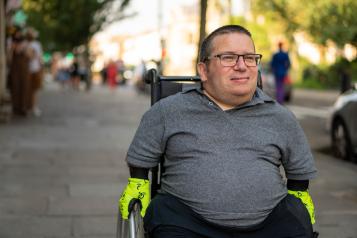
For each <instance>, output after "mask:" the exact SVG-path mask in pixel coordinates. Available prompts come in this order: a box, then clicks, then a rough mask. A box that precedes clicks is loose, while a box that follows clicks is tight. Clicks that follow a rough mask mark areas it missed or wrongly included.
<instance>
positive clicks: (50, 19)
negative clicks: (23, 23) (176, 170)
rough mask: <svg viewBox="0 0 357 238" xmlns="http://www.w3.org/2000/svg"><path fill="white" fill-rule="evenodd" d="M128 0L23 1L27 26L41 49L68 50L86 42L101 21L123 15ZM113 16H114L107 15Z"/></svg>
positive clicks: (112, 19)
mask: <svg viewBox="0 0 357 238" xmlns="http://www.w3.org/2000/svg"><path fill="white" fill-rule="evenodd" d="M128 2H129V1H128V0H122V1H119V0H76V1H62V0H23V9H24V11H25V13H26V14H27V15H28V25H30V26H33V27H34V28H36V29H37V30H38V31H39V33H40V40H41V42H42V44H43V47H44V49H45V50H50V51H54V50H72V49H73V48H74V47H76V46H79V45H87V43H88V41H89V39H90V37H91V36H92V35H93V34H94V33H95V32H96V31H98V30H99V29H100V27H101V26H102V25H103V23H106V22H108V21H114V20H118V19H122V18H124V17H126V16H125V15H124V14H123V9H124V8H125V7H126V6H127V5H128ZM113 13H116V14H113ZM113 15H115V16H116V17H115V18H110V16H113Z"/></svg>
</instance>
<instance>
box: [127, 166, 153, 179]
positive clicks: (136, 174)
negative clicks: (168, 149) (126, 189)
mask: <svg viewBox="0 0 357 238" xmlns="http://www.w3.org/2000/svg"><path fill="white" fill-rule="evenodd" d="M129 170H130V177H132V178H139V179H148V177H149V169H146V168H139V167H133V166H129Z"/></svg>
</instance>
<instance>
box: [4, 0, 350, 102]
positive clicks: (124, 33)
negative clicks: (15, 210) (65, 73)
mask: <svg viewBox="0 0 357 238" xmlns="http://www.w3.org/2000/svg"><path fill="white" fill-rule="evenodd" d="M2 3H3V4H2V6H1V8H2V14H1V22H2V23H1V24H2V27H1V43H2V44H1V45H2V48H1V51H0V55H1V57H2V61H1V62H2V64H1V67H2V70H1V72H2V76H1V78H0V82H1V87H0V95H1V94H3V93H4V85H5V75H4V72H5V66H6V64H5V63H4V57H5V56H4V55H5V50H6V49H5V48H4V45H5V44H4V42H9V39H11V35H12V34H13V33H14V32H15V30H16V29H17V28H20V29H24V28H26V27H27V26H31V27H33V28H35V29H36V30H37V31H38V33H39V40H40V42H41V43H42V44H43V50H44V55H43V60H44V62H45V64H46V67H47V69H49V68H51V70H52V73H55V71H56V67H57V66H56V64H58V61H61V60H64V61H65V62H62V63H63V64H64V65H66V64H67V65H70V64H71V61H72V60H73V58H74V57H78V58H79V59H80V65H81V67H82V68H85V69H87V70H88V71H89V72H90V73H91V79H92V80H93V81H94V82H98V81H100V80H103V77H101V74H100V72H101V71H102V70H103V69H104V68H105V67H106V66H108V65H109V63H110V62H111V61H112V62H113V61H114V62H116V63H117V64H119V65H120V66H119V67H122V68H123V69H120V70H119V71H121V72H122V73H121V75H120V78H119V79H118V80H119V81H120V80H122V78H123V77H124V75H123V74H124V73H125V77H124V78H125V79H129V80H134V81H135V80H138V77H136V79H135V68H137V67H139V68H140V66H142V64H144V65H145V66H146V68H152V67H156V68H159V70H160V72H162V73H163V74H165V75H193V74H195V73H196V72H195V63H196V59H197V50H198V45H199V42H200V41H201V39H202V38H203V37H204V36H205V35H206V33H207V32H210V31H212V30H213V29H215V28H216V27H218V26H221V25H224V24H242V25H244V26H246V27H247V28H248V29H250V30H251V32H252V34H253V38H254V40H255V42H256V48H257V52H259V53H262V54H263V59H262V67H263V68H266V69H267V70H268V67H267V65H268V63H269V61H270V59H271V55H272V54H273V52H274V51H276V50H277V45H278V42H283V43H284V49H285V50H287V51H288V52H289V55H290V57H291V61H292V70H291V72H290V74H291V79H292V81H293V83H294V85H296V86H299V87H310V88H311V87H313V88H323V89H326V88H327V89H329V88H340V87H341V80H342V78H341V75H342V74H341V72H343V74H344V75H348V77H349V80H350V81H351V82H355V81H356V80H357V78H356V77H357V76H356V75H357V74H356V72H357V63H356V60H355V59H356V41H357V40H356V39H357V37H356V35H357V27H356V26H357V24H356V21H357V19H356V17H355V16H354V12H355V11H356V8H357V3H356V2H355V1H353V0H344V1H333V0H318V1H313V2H312V1H307V0H306V1H305V0H302V1H297V0H296V1H294V0H292V1H285V0H274V1H263V0H210V1H207V0H206V1H203V0H201V1H198V0H191V1H189V0H176V1H170V2H169V1H163V0H150V1H147V2H143V1H139V0H89V1H83V0H77V1H70V2H63V1H60V0H51V1H45V0H38V1H35V0H22V1H21V0H7V1H4V0H2ZM8 44H10V43H8ZM8 44H7V46H8ZM124 68H125V69H124ZM136 71H140V69H137V70H136ZM136 73H137V72H136ZM102 76H103V75H102ZM104 80H105V79H104Z"/></svg>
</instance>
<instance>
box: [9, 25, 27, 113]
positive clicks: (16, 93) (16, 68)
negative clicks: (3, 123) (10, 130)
mask: <svg viewBox="0 0 357 238" xmlns="http://www.w3.org/2000/svg"><path fill="white" fill-rule="evenodd" d="M9 62H10V67H9V88H10V94H11V103H12V111H13V114H14V115H17V116H27V114H28V109H29V107H30V101H31V99H30V98H31V83H30V71H29V62H30V52H29V47H28V42H27V40H26V38H25V35H24V33H23V32H22V29H17V30H16V31H15V33H14V34H13V37H12V41H11V47H10V52H9Z"/></svg>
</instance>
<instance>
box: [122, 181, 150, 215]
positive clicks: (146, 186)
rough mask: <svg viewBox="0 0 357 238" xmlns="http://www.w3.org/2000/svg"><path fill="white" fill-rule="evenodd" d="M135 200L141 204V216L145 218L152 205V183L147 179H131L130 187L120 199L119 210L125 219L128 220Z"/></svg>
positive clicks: (127, 187)
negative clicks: (148, 208)
mask: <svg viewBox="0 0 357 238" xmlns="http://www.w3.org/2000/svg"><path fill="white" fill-rule="evenodd" d="M135 200H139V201H140V203H141V212H140V214H141V216H142V217H144V216H145V212H146V209H147V207H148V206H149V203H150V182H149V180H146V179H139V178H129V179H128V185H127V186H126V188H125V189H124V191H123V193H122V195H121V197H120V199H119V210H120V213H121V216H122V218H123V219H128V217H129V210H130V209H131V206H132V205H133V202H134V201H135Z"/></svg>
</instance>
